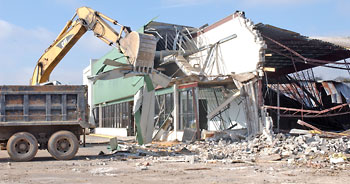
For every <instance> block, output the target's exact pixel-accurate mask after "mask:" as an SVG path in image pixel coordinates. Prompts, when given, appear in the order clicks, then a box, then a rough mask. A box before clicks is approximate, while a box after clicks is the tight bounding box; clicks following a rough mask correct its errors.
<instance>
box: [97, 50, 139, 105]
mask: <svg viewBox="0 0 350 184" xmlns="http://www.w3.org/2000/svg"><path fill="white" fill-rule="evenodd" d="M107 58H108V59H116V58H119V59H118V61H119V62H122V63H127V60H126V58H125V57H123V55H122V54H121V53H119V52H118V50H117V49H112V50H111V51H110V52H108V53H107V54H106V55H105V56H103V57H102V58H100V59H99V60H98V61H96V62H95V63H94V64H93V65H92V74H93V75H95V74H96V73H97V72H98V71H99V69H100V68H101V67H102V66H103V62H104V60H105V59H107ZM113 68H114V67H112V66H107V67H106V68H105V70H104V71H108V70H111V69H113ZM142 85H143V80H142V79H141V77H130V78H126V79H124V78H120V79H112V80H104V81H103V80H100V81H97V82H96V83H95V84H94V85H93V87H92V88H93V94H94V96H93V104H100V103H104V102H109V101H116V100H119V99H124V98H127V97H130V96H133V95H134V94H135V93H136V92H137V91H138V90H139V88H140V87H141V86H142Z"/></svg>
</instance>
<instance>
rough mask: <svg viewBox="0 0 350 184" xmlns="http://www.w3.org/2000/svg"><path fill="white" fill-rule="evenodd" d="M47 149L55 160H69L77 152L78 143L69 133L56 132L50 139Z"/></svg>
mask: <svg viewBox="0 0 350 184" xmlns="http://www.w3.org/2000/svg"><path fill="white" fill-rule="evenodd" d="M47 149H48V151H49V153H50V154H51V155H52V157H54V158H55V159H57V160H69V159H72V158H73V157H74V156H75V154H76V153H77V152H78V149H79V141H78V139H77V137H76V136H75V135H74V134H73V133H72V132H70V131H58V132H56V133H54V134H52V136H51V137H50V139H49V142H48V145H47Z"/></svg>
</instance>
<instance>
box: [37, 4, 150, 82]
mask: <svg viewBox="0 0 350 184" xmlns="http://www.w3.org/2000/svg"><path fill="white" fill-rule="evenodd" d="M106 21H109V22H111V23H113V24H114V25H118V26H120V31H119V33H118V32H117V31H115V30H114V29H113V28H112V27H111V26H110V25H109V24H108V23H107V22H106ZM87 31H93V32H94V34H95V36H96V37H97V38H99V39H101V40H102V41H104V42H105V43H106V44H108V45H111V46H115V47H117V48H118V49H119V50H120V51H121V52H122V53H123V54H124V55H125V56H126V57H127V58H128V61H129V62H130V64H133V65H134V66H137V67H145V68H149V67H153V60H154V55H155V48H156V40H155V38H154V36H152V35H146V34H140V33H137V32H133V31H131V30H130V28H129V27H126V26H123V25H121V24H119V23H118V22H117V21H116V20H113V19H111V18H109V17H107V16H105V15H103V14H102V13H100V12H97V11H95V10H93V9H91V8H88V7H81V8H78V9H77V11H76V14H75V15H74V16H73V18H72V19H71V20H70V21H68V22H67V24H66V26H65V27H64V28H63V29H62V31H61V32H60V34H59V35H58V36H57V38H56V39H55V40H54V42H53V43H52V44H51V45H50V46H49V47H48V48H47V49H46V50H45V53H44V54H43V55H42V56H41V57H40V59H39V61H38V62H37V64H36V66H35V69H34V72H33V75H32V78H31V85H37V84H40V83H43V82H47V81H48V80H49V78H50V74H51V72H52V71H53V69H54V68H55V67H56V65H57V64H58V63H59V62H60V61H61V60H62V58H63V57H64V56H65V55H66V54H67V53H68V52H69V50H70V49H71V48H72V47H73V46H74V45H75V43H77V41H78V40H79V39H80V38H81V37H82V36H83V35H84V34H85V33H86V32H87ZM122 35H123V36H122Z"/></svg>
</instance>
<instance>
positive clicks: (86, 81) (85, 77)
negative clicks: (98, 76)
mask: <svg viewBox="0 0 350 184" xmlns="http://www.w3.org/2000/svg"><path fill="white" fill-rule="evenodd" d="M96 61H97V59H91V60H90V65H89V66H87V67H86V68H85V69H84V70H83V84H84V85H86V86H87V87H88V104H89V106H90V115H89V124H90V126H92V127H95V126H96V125H95V122H94V119H93V114H92V109H93V107H92V106H91V105H92V104H93V103H92V97H93V96H92V82H91V81H90V80H89V79H88V77H89V76H91V75H92V67H91V66H92V64H93V63H94V62H96Z"/></svg>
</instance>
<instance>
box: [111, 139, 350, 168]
mask: <svg viewBox="0 0 350 184" xmlns="http://www.w3.org/2000/svg"><path fill="white" fill-rule="evenodd" d="M161 144H163V143H159V144H157V143H154V144H152V145H150V146H147V147H142V146H139V145H135V144H130V145H127V146H129V147H130V148H129V149H128V150H129V151H128V152H123V154H120V153H118V152H117V153H115V154H114V156H115V157H128V158H129V156H131V155H132V156H135V155H138V156H139V157H138V158H142V159H144V160H145V162H143V163H142V164H138V166H139V167H142V168H144V167H147V166H149V165H148V164H144V163H149V162H150V161H153V162H187V163H189V164H196V163H199V162H201V163H217V162H221V163H227V164H233V163H249V164H255V163H264V162H285V163H286V164H288V165H295V166H301V165H310V164H311V165H312V164H314V165H315V164H316V165H319V166H323V167H327V166H332V165H333V164H339V163H347V162H348V160H349V158H350V154H348V152H349V149H350V141H349V139H348V138H346V137H341V138H336V139H329V138H323V137H320V136H318V135H314V136H313V135H311V134H310V135H299V136H292V135H289V134H275V135H272V143H271V142H270V140H269V138H268V137H266V136H265V135H264V134H262V135H260V136H257V137H255V138H252V139H250V140H239V141H237V140H234V139H220V140H217V141H215V139H211V141H195V142H192V143H188V144H186V143H184V142H175V143H172V144H166V145H161ZM140 169H141V168H140Z"/></svg>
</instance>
